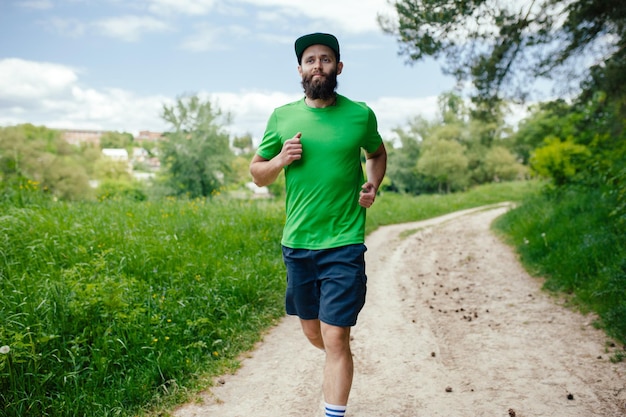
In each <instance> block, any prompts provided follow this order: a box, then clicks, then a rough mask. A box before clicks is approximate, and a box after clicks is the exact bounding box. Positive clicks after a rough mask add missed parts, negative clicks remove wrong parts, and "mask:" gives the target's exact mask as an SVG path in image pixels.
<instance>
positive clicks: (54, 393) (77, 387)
mask: <svg viewBox="0 0 626 417" xmlns="http://www.w3.org/2000/svg"><path fill="white" fill-rule="evenodd" d="M537 190H538V184H537V183H532V182H519V183H502V184H493V185H487V186H482V187H478V188H476V189H474V190H471V191H469V192H466V193H459V194H450V195H443V196H420V197H408V196H401V195H397V194H392V193H388V194H383V195H380V196H379V197H378V199H377V202H376V204H375V205H374V206H373V208H372V209H370V211H369V214H368V223H367V228H368V231H372V230H374V229H375V228H376V227H378V226H380V225H385V224H392V223H400V222H407V221H416V220H421V219H425V218H430V217H435V216H438V215H441V214H445V213H448V212H452V211H456V210H460V209H466V208H471V207H477V206H481V205H485V204H491V203H496V202H501V201H521V200H522V199H524V198H526V197H527V196H528V195H532V194H534V193H536V191H537ZM0 208H1V213H2V214H1V215H0V230H1V234H0V289H1V291H2V297H1V298H0V346H4V348H0V349H3V351H4V353H2V351H0V402H1V403H2V404H4V407H3V413H4V415H6V416H11V417H13V416H27V415H32V416H135V415H142V414H146V413H148V414H156V411H155V410H166V409H168V407H171V406H172V405H174V404H176V403H180V402H182V401H184V400H186V399H188V398H189V396H190V395H191V394H192V393H193V392H195V390H197V389H198V388H199V387H202V386H203V385H206V384H207V383H208V382H207V381H209V380H210V378H211V377H212V376H215V375H219V374H221V373H224V372H227V371H230V370H233V369H235V368H236V367H237V366H238V362H237V358H238V356H239V355H240V354H241V353H242V352H244V351H246V350H249V349H251V348H252V347H253V345H254V343H255V342H257V341H258V340H259V338H260V335H261V334H262V333H263V331H264V330H266V329H267V328H268V327H270V326H272V325H273V324H274V323H275V322H276V320H277V319H279V318H280V317H282V316H283V291H284V281H285V279H284V269H283V265H282V259H281V256H280V243H279V240H280V235H281V230H282V222H283V218H284V213H283V202H282V201H270V200H265V201H259V200H237V199H227V198H215V199H213V200H193V201H188V200H174V199H170V200H163V201H159V202H131V201H124V200H120V201H110V200H108V201H104V202H99V203H95V202H75V203H66V202H63V203H62V202H53V201H39V202H37V200H36V199H35V201H31V202H30V203H29V204H24V205H22V206H20V207H15V206H8V205H6V204H4V205H3V206H1V207H0ZM7 347H8V348H7ZM7 349H10V350H9V351H8V352H6V350H7Z"/></svg>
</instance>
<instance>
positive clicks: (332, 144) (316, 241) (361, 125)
mask: <svg viewBox="0 0 626 417" xmlns="http://www.w3.org/2000/svg"><path fill="white" fill-rule="evenodd" d="M298 132H302V137H301V138H300V141H301V143H302V159H300V160H297V161H294V162H293V163H292V164H291V165H289V166H286V167H285V181H286V188H287V199H286V212H287V218H286V221H285V228H284V230H283V237H282V241H281V243H282V244H283V245H284V246H287V247H290V248H296V249H329V248H336V247H339V246H345V245H350V244H355V243H363V242H364V240H365V209H364V208H363V207H361V206H360V205H359V193H360V191H361V186H362V185H363V183H364V182H365V179H364V176H363V170H362V167H361V148H363V149H365V150H367V151H368V152H374V151H376V150H377V149H378V147H379V146H380V145H381V143H382V138H381V136H380V134H379V133H378V124H377V121H376V116H375V115H374V112H373V111H372V110H371V109H370V108H369V107H368V106H367V105H365V104H364V103H358V102H354V101H352V100H350V99H348V98H346V97H343V96H341V95H338V96H337V102H336V104H335V105H334V106H330V107H325V108H321V109H318V108H312V107H309V106H307V105H306V104H305V102H304V100H299V101H296V102H293V103H289V104H287V105H285V106H282V107H279V108H277V109H275V110H274V112H273V113H272V115H271V117H270V119H269V121H268V123H267V128H266V130H265V135H264V136H263V140H262V142H261V145H260V146H259V149H258V150H257V154H258V155H259V156H261V157H262V158H265V159H272V158H273V157H274V156H276V155H278V153H279V152H280V150H281V149H282V146H283V143H284V142H285V141H286V140H288V139H291V138H293V137H294V135H295V134H296V133H298Z"/></svg>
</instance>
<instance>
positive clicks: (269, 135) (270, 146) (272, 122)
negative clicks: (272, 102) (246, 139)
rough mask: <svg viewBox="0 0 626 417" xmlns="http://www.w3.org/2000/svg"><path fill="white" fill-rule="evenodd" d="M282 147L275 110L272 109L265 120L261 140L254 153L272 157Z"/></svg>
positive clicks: (262, 156)
mask: <svg viewBox="0 0 626 417" xmlns="http://www.w3.org/2000/svg"><path fill="white" fill-rule="evenodd" d="M282 147H283V143H282V137H281V135H280V133H279V132H278V121H277V117H276V111H274V112H273V113H272V115H271V116H270V118H269V120H268V121H267V126H266V128H265V133H264V134H263V139H262V140H261V144H260V145H259V148H258V149H257V151H256V153H257V155H259V156H260V157H261V158H264V159H272V158H273V157H275V156H276V155H278V154H279V153H280V150H281V149H282Z"/></svg>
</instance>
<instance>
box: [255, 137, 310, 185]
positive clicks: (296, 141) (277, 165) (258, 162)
mask: <svg viewBox="0 0 626 417" xmlns="http://www.w3.org/2000/svg"><path fill="white" fill-rule="evenodd" d="M300 136H302V134H301V133H297V134H296V135H295V136H294V137H293V138H291V139H289V140H286V141H285V143H284V144H283V148H282V149H281V151H280V153H279V154H278V155H276V156H275V157H273V158H272V159H265V158H263V157H262V156H259V155H254V157H253V158H252V162H250V174H251V175H252V180H253V181H254V183H255V184H256V185H257V186H259V187H264V186H266V185H270V184H271V183H273V182H274V181H275V180H276V178H278V174H280V171H281V170H282V169H283V167H285V166H287V165H290V164H291V163H292V162H293V161H297V160H298V159H300V158H302V144H301V143H300Z"/></svg>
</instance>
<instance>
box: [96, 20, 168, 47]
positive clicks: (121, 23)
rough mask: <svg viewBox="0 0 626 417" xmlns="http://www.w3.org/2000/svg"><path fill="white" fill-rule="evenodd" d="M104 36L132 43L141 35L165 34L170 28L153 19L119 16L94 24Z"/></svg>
mask: <svg viewBox="0 0 626 417" xmlns="http://www.w3.org/2000/svg"><path fill="white" fill-rule="evenodd" d="M94 25H95V26H96V27H99V28H100V29H101V30H102V32H103V34H104V35H107V36H110V37H112V38H119V39H122V40H124V41H128V42H134V41H137V40H139V38H140V37H141V35H142V34H144V33H147V32H165V31H168V30H170V26H169V25H168V24H167V23H165V22H163V21H161V20H159V19H156V18H154V17H149V16H132V15H128V16H121V17H113V18H110V19H103V20H100V21H98V22H95V23H94Z"/></svg>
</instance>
